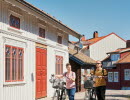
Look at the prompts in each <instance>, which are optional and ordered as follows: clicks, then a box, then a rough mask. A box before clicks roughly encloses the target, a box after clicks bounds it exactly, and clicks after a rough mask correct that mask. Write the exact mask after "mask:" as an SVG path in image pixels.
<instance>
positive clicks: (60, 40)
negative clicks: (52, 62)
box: [57, 36, 62, 44]
mask: <svg viewBox="0 0 130 100" xmlns="http://www.w3.org/2000/svg"><path fill="white" fill-rule="evenodd" d="M57 42H58V43H59V44H62V36H58V39H57Z"/></svg>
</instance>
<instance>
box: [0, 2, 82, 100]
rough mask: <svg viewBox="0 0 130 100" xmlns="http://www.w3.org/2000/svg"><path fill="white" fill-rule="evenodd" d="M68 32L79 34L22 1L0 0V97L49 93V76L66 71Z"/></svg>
mask: <svg viewBox="0 0 130 100" xmlns="http://www.w3.org/2000/svg"><path fill="white" fill-rule="evenodd" d="M69 35H72V36H74V37H76V38H79V39H80V37H81V35H80V34H78V33H77V32H75V31H74V30H72V29H70V28H69V27H67V26H66V25H64V24H63V23H61V22H60V21H58V20H56V19H55V18H53V17H51V16H50V15H48V14H46V13H45V12H43V11H42V10H39V9H38V8H36V7H34V6H33V5H31V4H29V3H27V2H26V1H24V0H0V100H35V99H37V98H43V97H46V96H48V97H50V96H52V95H53V88H52V87H51V83H50V82H49V79H50V77H51V74H61V73H62V72H63V71H65V64H66V63H67V62H68V61H69V55H68V36H69Z"/></svg>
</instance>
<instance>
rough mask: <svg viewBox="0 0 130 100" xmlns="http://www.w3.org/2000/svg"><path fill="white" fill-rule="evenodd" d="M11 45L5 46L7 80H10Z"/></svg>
mask: <svg viewBox="0 0 130 100" xmlns="http://www.w3.org/2000/svg"><path fill="white" fill-rule="evenodd" d="M10 50H11V48H10V47H7V46H6V47H5V80H6V81H9V80H10Z"/></svg>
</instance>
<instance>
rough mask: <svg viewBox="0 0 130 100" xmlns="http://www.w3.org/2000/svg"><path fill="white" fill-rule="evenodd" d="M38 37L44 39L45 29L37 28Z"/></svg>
mask: <svg viewBox="0 0 130 100" xmlns="http://www.w3.org/2000/svg"><path fill="white" fill-rule="evenodd" d="M39 36H40V37H42V38H45V29H43V28H39Z"/></svg>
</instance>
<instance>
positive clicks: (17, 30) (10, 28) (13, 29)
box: [8, 26, 22, 34]
mask: <svg viewBox="0 0 130 100" xmlns="http://www.w3.org/2000/svg"><path fill="white" fill-rule="evenodd" d="M8 30H9V31H11V32H16V33H19V34H22V31H21V30H20V29H17V28H13V27H11V26H9V27H8Z"/></svg>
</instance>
